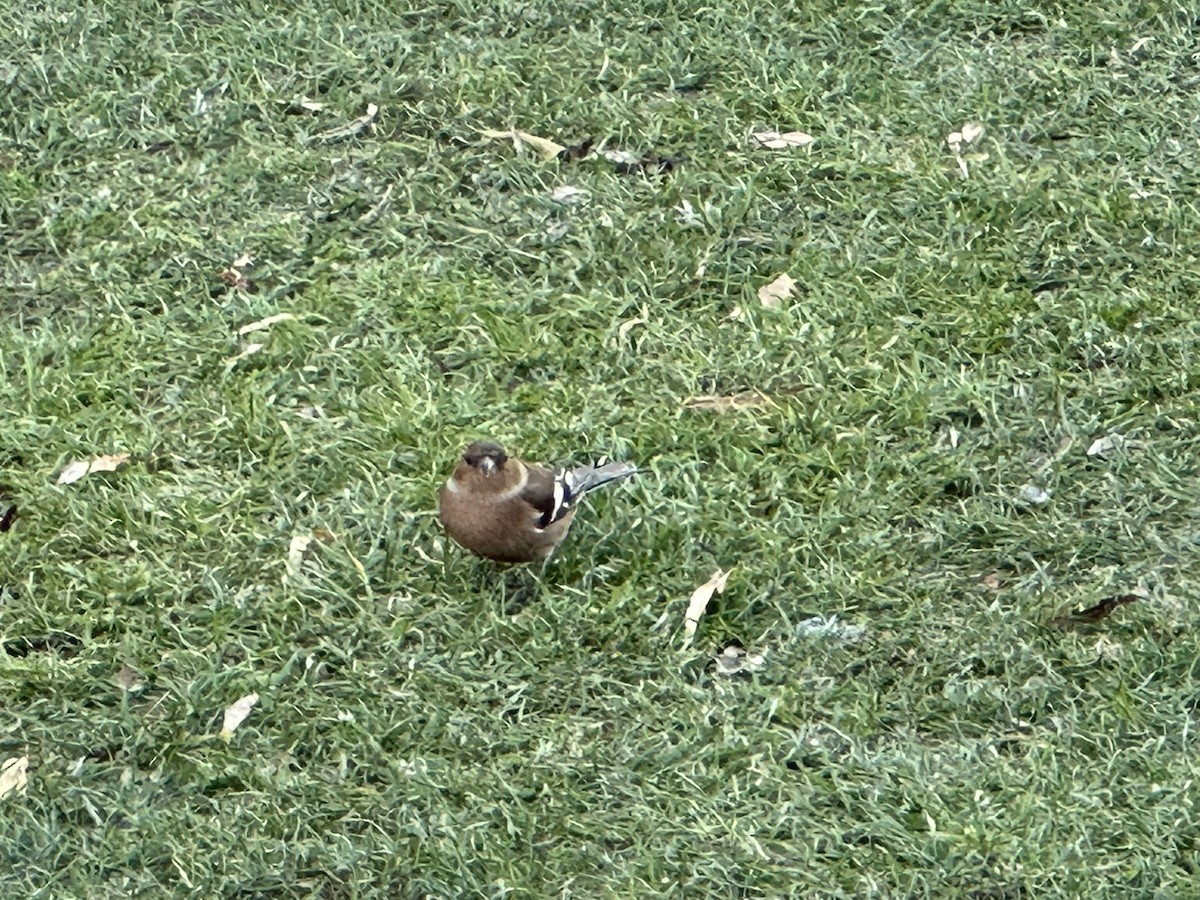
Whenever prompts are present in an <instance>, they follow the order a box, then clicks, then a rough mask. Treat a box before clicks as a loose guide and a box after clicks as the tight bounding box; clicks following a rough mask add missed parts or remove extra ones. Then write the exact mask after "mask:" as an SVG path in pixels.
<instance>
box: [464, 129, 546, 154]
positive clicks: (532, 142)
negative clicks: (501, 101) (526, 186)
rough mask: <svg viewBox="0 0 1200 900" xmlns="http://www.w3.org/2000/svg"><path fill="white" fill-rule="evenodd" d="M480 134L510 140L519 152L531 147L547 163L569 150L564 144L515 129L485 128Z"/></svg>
mask: <svg viewBox="0 0 1200 900" xmlns="http://www.w3.org/2000/svg"><path fill="white" fill-rule="evenodd" d="M479 133H480V134H482V135H483V136H484V137H486V138H492V139H497V138H508V139H509V140H511V141H512V143H513V148H514V149H515V150H517V151H518V152H520V150H521V148H522V147H530V148H532V149H533V150H536V151H537V152H538V154H540V155H541V157H542V159H543V160H547V161H548V160H551V159H557V158H558V154H560V153H562V152H563V151H564V150H565V149H567V148H566V147H564V146H563V145H562V144H558V143H555V142H554V141H552V140H550V139H549V138H544V137H538V136H537V135H536V134H530V133H529V132H528V131H518V130H517V129H515V128H510V129H509V130H507V131H495V130H493V129H491V128H484V129H482V130H481V131H480V132H479Z"/></svg>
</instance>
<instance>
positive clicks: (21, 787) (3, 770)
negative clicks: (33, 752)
mask: <svg viewBox="0 0 1200 900" xmlns="http://www.w3.org/2000/svg"><path fill="white" fill-rule="evenodd" d="M28 784H29V757H28V756H12V757H9V758H8V759H6V760H4V762H0V799H3V798H4V797H7V796H8V795H9V794H12V793H14V792H15V793H17V794H24V793H25V788H26V787H27V786H28Z"/></svg>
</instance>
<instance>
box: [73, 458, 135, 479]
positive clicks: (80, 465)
mask: <svg viewBox="0 0 1200 900" xmlns="http://www.w3.org/2000/svg"><path fill="white" fill-rule="evenodd" d="M128 459H129V454H128V453H111V454H109V455H108V456H97V457H96V458H95V459H76V460H73V461H72V462H70V463H68V464H67V466H66V467H65V468H64V469H63V470H62V472H60V473H59V475H58V483H59V484H74V483H75V482H76V481H78V480H79V479H80V478H82V477H83V476H84V475H90V474H92V473H93V472H115V471H116V470H117V468H118V467H119V466H120V465H122V464H123V463H124V462H126V461H127V460H128Z"/></svg>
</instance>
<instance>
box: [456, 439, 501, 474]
mask: <svg viewBox="0 0 1200 900" xmlns="http://www.w3.org/2000/svg"><path fill="white" fill-rule="evenodd" d="M463 462H465V463H466V464H467V465H468V466H470V467H471V468H472V469H474V470H475V471H476V472H478V473H479V474H480V475H483V476H484V477H488V476H490V475H494V474H496V473H497V472H503V471H504V464H505V463H506V462H508V454H507V453H505V452H504V448H503V447H501V446H500V445H499V444H493V443H491V442H490V441H475V443H473V444H471V446H469V447H467V449H466V450H465V451H464V452H463Z"/></svg>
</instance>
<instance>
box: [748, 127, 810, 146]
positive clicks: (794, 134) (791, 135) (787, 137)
mask: <svg viewBox="0 0 1200 900" xmlns="http://www.w3.org/2000/svg"><path fill="white" fill-rule="evenodd" d="M754 139H755V140H756V141H758V142H759V143H760V144H762V146H764V147H766V148H767V149H768V150H786V149H787V148H788V147H807V146H808V145H809V144H811V143H812V142H813V141H814V140H815V138H814V137H813V136H812V135H811V134H805V133H804V132H803V131H788V132H784V133H783V134H780V133H779V132H778V131H757V132H755V133H754Z"/></svg>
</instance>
